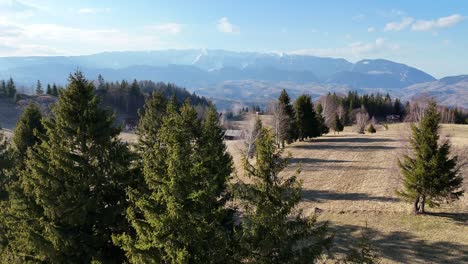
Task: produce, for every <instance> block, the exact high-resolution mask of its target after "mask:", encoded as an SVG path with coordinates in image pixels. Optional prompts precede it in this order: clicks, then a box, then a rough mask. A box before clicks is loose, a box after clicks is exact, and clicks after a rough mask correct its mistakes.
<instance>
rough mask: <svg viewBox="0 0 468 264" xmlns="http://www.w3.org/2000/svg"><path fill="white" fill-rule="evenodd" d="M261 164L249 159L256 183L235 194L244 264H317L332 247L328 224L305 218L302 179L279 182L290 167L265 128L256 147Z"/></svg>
mask: <svg viewBox="0 0 468 264" xmlns="http://www.w3.org/2000/svg"><path fill="white" fill-rule="evenodd" d="M256 145H257V147H256V152H255V156H256V163H255V164H254V165H252V164H250V163H249V162H248V160H247V159H244V168H245V173H246V175H247V176H248V177H249V178H250V180H251V181H252V183H251V184H246V183H243V182H240V183H238V185H237V187H236V188H235V190H236V195H237V198H238V199H239V202H240V205H241V208H242V212H243V217H242V219H241V221H242V224H241V226H242V229H241V230H242V231H241V232H240V245H241V251H240V255H241V261H242V262H245V263H313V262H314V260H316V259H317V258H318V257H319V256H320V254H321V253H322V251H323V250H324V249H327V248H328V247H330V246H331V240H332V238H331V236H330V235H329V234H328V231H327V225H326V224H320V225H317V224H316V220H315V218H313V217H312V218H306V217H304V216H303V215H302V211H299V212H297V211H296V209H297V208H296V206H297V205H298V204H299V202H300V200H301V183H300V182H299V181H298V180H297V174H298V173H299V172H296V174H295V175H293V176H291V177H285V178H283V177H280V176H279V175H278V174H279V173H280V172H281V171H282V170H283V169H284V168H285V167H286V166H287V160H285V159H282V158H281V150H278V149H277V147H276V145H275V143H274V138H273V136H272V135H271V133H270V131H269V130H267V129H265V128H262V133H261V136H260V137H259V138H258V139H257V142H256ZM295 212H297V213H295Z"/></svg>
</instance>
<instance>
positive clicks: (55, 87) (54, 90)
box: [52, 83, 59, 96]
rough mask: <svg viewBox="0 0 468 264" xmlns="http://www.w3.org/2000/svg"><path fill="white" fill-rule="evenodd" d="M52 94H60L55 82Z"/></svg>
mask: <svg viewBox="0 0 468 264" xmlns="http://www.w3.org/2000/svg"><path fill="white" fill-rule="evenodd" d="M52 95H53V96H58V95H59V92H58V88H57V85H56V84H55V83H54V84H52Z"/></svg>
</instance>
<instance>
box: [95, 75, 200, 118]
mask: <svg viewBox="0 0 468 264" xmlns="http://www.w3.org/2000/svg"><path fill="white" fill-rule="evenodd" d="M153 91H156V92H161V93H162V94H164V96H165V97H166V98H170V97H172V96H175V98H176V99H177V102H178V104H183V102H185V100H187V99H189V100H190V103H191V104H192V105H202V106H207V105H208V100H207V99H206V98H204V97H199V96H197V95H196V94H192V93H189V92H188V91H187V90H185V89H183V88H180V87H178V86H176V85H174V84H170V83H168V84H166V83H162V82H158V83H155V82H152V81H137V80H133V82H132V83H131V84H129V83H128V82H127V81H126V80H122V81H121V82H118V81H117V82H106V81H105V80H104V78H103V77H102V76H101V75H99V76H98V80H97V82H96V92H97V94H98V95H99V96H101V97H102V100H103V105H104V106H108V107H111V108H112V109H114V110H117V111H119V112H123V113H124V114H125V115H127V116H132V117H134V118H136V117H137V116H138V110H139V109H140V108H142V107H143V105H144V103H145V96H147V95H149V94H151V93H153Z"/></svg>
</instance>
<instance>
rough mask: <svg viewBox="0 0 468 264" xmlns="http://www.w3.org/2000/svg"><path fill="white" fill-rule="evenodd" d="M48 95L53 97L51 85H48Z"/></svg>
mask: <svg viewBox="0 0 468 264" xmlns="http://www.w3.org/2000/svg"><path fill="white" fill-rule="evenodd" d="M46 94H47V95H52V87H51V86H50V83H48V84H47V90H46Z"/></svg>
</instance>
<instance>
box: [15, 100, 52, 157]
mask: <svg viewBox="0 0 468 264" xmlns="http://www.w3.org/2000/svg"><path fill="white" fill-rule="evenodd" d="M44 133H45V129H44V126H43V125H42V114H41V111H40V110H39V107H38V106H37V105H35V104H33V103H30V104H29V105H28V106H26V108H24V110H23V113H22V114H21V116H20V118H19V120H18V122H17V123H16V128H15V133H14V136H13V143H14V146H15V149H16V151H17V152H18V154H19V155H20V157H22V158H24V157H25V155H26V150H27V149H28V148H29V147H32V146H34V145H35V144H38V143H40V139H39V135H42V134H44Z"/></svg>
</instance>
